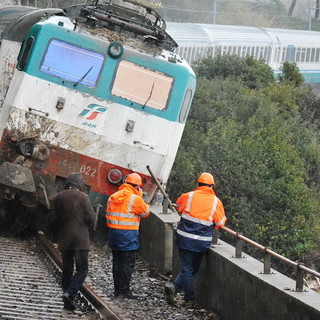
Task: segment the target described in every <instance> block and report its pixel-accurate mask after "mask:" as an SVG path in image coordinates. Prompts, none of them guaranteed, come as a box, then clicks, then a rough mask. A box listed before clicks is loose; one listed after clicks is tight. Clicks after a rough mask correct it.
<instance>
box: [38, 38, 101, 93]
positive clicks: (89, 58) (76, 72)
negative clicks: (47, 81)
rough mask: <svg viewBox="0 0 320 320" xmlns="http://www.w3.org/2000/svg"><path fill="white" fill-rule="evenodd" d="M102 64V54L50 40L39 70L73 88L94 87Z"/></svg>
mask: <svg viewBox="0 0 320 320" xmlns="http://www.w3.org/2000/svg"><path fill="white" fill-rule="evenodd" d="M103 62H104V57H103V55H102V54H99V53H97V52H93V51H90V50H86V49H83V48H81V47H77V46H74V45H72V44H69V43H66V42H62V41H58V40H52V41H51V42H50V44H49V46H48V49H47V52H46V54H45V56H44V59H43V62H42V64H41V67H40V70H41V71H42V72H44V73H47V74H50V75H53V76H56V77H59V78H61V79H63V80H67V81H71V82H73V83H74V86H75V85H78V84H82V85H85V86H87V87H95V85H96V82H97V79H98V76H99V74H100V70H101V67H102V64H103Z"/></svg>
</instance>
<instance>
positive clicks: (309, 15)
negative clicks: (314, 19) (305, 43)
mask: <svg viewBox="0 0 320 320" xmlns="http://www.w3.org/2000/svg"><path fill="white" fill-rule="evenodd" d="M308 30H311V0H309V14H308Z"/></svg>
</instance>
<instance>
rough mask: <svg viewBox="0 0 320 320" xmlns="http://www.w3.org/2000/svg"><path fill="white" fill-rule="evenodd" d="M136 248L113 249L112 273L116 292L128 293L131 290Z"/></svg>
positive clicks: (116, 293)
mask: <svg viewBox="0 0 320 320" xmlns="http://www.w3.org/2000/svg"><path fill="white" fill-rule="evenodd" d="M136 253H137V251H135V250H130V251H120V250H112V258H113V260H112V273H113V281H114V293H115V295H118V294H127V293H129V292H130V281H131V276H132V272H133V268H134V265H135V262H136Z"/></svg>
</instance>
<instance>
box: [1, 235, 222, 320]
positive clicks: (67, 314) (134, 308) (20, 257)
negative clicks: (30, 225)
mask: <svg viewBox="0 0 320 320" xmlns="http://www.w3.org/2000/svg"><path fill="white" fill-rule="evenodd" d="M40 243H41V245H40ZM43 249H45V250H43ZM49 257H50V258H49ZM89 257H90V261H89V274H88V277H87V279H86V281H85V285H84V286H83V288H82V290H81V294H80V297H78V298H77V299H76V309H75V310H74V311H68V310H65V309H64V308H63V303H62V299H61V294H62V291H61V286H60V279H61V273H60V271H59V266H61V261H60V254H59V252H58V250H57V249H55V248H54V247H53V246H52V243H51V242H50V241H48V240H47V239H46V238H45V236H44V235H43V234H39V238H38V239H36V238H34V239H29V240H21V239H17V238H6V237H1V236H0V319H10V320H29V319H40V320H49V319H50V320H51V319H52V320H56V319H62V320H65V319H89V320H97V319H107V320H121V319H126V320H142V319H143V320H199V319H201V320H221V319H220V317H219V316H218V315H216V314H214V313H211V312H208V311H206V310H204V309H201V308H200V307H196V308H194V309H186V308H183V307H181V306H179V305H176V306H171V305H168V303H167V302H166V301H165V299H164V294H163V287H164V285H165V282H166V281H167V280H166V279H165V277H163V276H161V275H158V274H157V273H154V271H152V270H150V269H149V267H148V265H146V264H145V263H144V262H143V261H142V260H140V259H138V261H137V263H136V268H135V269H136V271H135V273H134V275H133V279H132V289H133V292H134V293H136V294H138V295H139V296H140V298H139V300H128V299H117V298H114V296H113V280H112V272H111V269H112V266H111V265H112V259H111V252H110V249H109V248H108V246H106V245H105V246H101V244H100V245H97V244H92V248H91V253H90V255H89ZM52 261H53V262H54V263H52Z"/></svg>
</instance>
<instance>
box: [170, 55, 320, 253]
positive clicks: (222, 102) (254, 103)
mask: <svg viewBox="0 0 320 320" xmlns="http://www.w3.org/2000/svg"><path fill="white" fill-rule="evenodd" d="M226 59H229V60H230V61H227V60H224V59H222V57H216V58H214V59H212V58H211V60H207V59H205V60H203V62H202V63H201V62H200V63H199V64H198V65H197V66H196V68H195V70H196V72H197V75H198V87H197V91H196V95H195V99H194V103H193V107H192V109H191V112H190V116H189V120H188V121H187V123H186V127H185V132H184V134H183V137H182V140H181V144H180V147H179V151H178V154H177V158H176V162H175V164H174V168H173V171H172V174H171V175H170V179H169V181H168V188H167V190H168V193H169V194H170V196H171V197H172V199H174V200H175V199H176V198H177V197H178V196H179V195H180V194H181V193H182V192H186V191H189V190H190V189H193V188H195V187H196V178H197V177H198V175H199V174H200V173H201V172H203V171H208V172H212V173H213V174H214V177H215V180H216V185H217V188H216V190H217V193H218V196H219V197H220V198H221V199H222V200H223V202H224V204H225V207H226V212H227V217H228V225H229V226H230V227H231V228H232V229H234V230H236V231H237V232H240V233H243V234H244V235H246V236H248V237H250V238H252V239H254V240H255V241H257V242H260V243H261V244H263V245H265V246H268V247H271V248H272V249H274V250H275V251H277V252H279V253H282V254H285V255H287V256H288V257H290V258H292V259H297V258H301V257H302V256H303V254H304V253H305V252H307V251H309V250H311V249H312V248H313V247H314V246H317V245H319V239H318V237H317V235H318V232H319V229H320V220H319V215H318V208H319V205H320V197H319V195H320V194H319V190H320V184H319V178H318V177H320V170H319V168H320V151H319V148H318V145H319V143H320V138H319V134H318V128H317V126H316V125H315V124H316V120H315V119H314V116H315V114H314V113H313V112H311V111H310V110H309V109H307V108H306V107H305V106H304V105H303V104H302V101H303V99H304V98H305V97H306V95H307V93H308V90H309V88H306V87H303V86H300V87H296V83H295V82H290V81H283V82H279V83H276V82H275V81H273V80H269V81H266V78H269V77H268V76H267V71H266V69H265V68H263V66H261V65H260V64H263V62H262V61H260V62H257V64H255V65H254V66H252V65H251V64H250V63H251V61H250V60H248V59H247V58H246V59H242V60H243V61H245V62H246V63H244V64H242V63H240V61H238V60H237V59H236V58H234V57H228V58H226ZM234 59H236V60H234ZM245 64H247V66H245ZM232 66H233V67H234V69H232ZM239 66H240V67H239ZM250 68H252V69H250ZM248 70H251V71H252V76H251V77H249V79H250V80H248V75H247V73H248ZM253 70H254V71H256V72H254V71H253ZM261 70H264V72H261ZM242 72H245V73H246V74H243V73H242ZM271 74H272V72H271ZM253 79H255V81H256V83H254V82H253ZM315 103H318V102H317V101H316V100H315ZM302 111H303V113H302Z"/></svg>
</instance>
